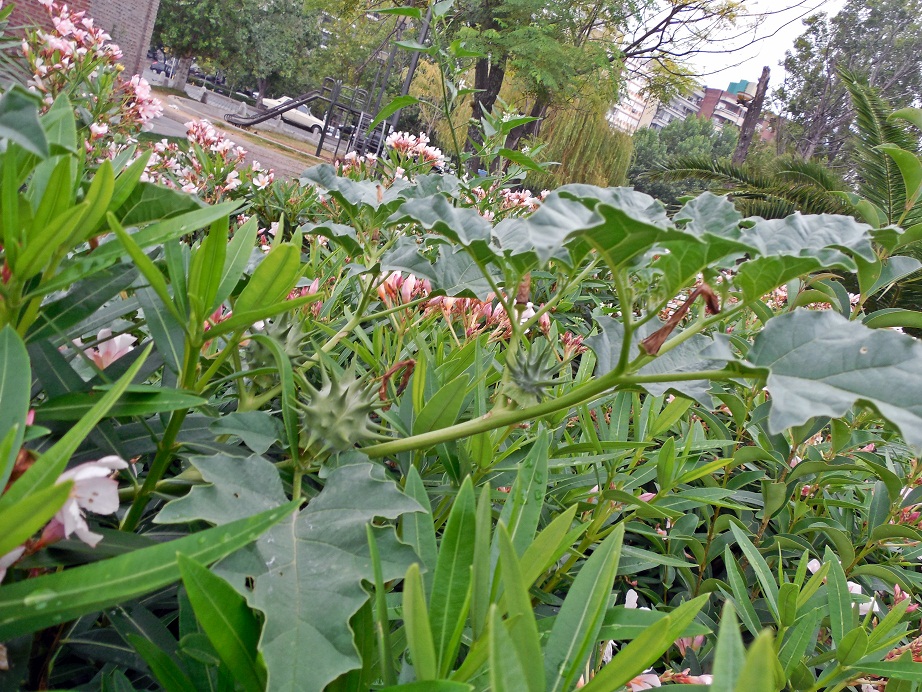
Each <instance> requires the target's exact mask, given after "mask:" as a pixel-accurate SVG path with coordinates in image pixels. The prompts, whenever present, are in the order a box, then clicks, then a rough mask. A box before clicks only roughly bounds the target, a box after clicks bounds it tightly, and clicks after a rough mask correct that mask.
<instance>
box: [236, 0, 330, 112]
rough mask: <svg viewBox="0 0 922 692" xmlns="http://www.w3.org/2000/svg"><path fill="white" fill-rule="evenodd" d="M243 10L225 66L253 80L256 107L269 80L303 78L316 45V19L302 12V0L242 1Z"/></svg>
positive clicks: (317, 30)
mask: <svg viewBox="0 0 922 692" xmlns="http://www.w3.org/2000/svg"><path fill="white" fill-rule="evenodd" d="M243 8H244V11H243V12H242V16H243V18H244V19H243V21H241V22H239V23H237V24H235V26H234V27H233V29H232V36H233V39H232V51H231V54H230V55H229V56H227V62H228V64H227V67H228V70H229V71H230V72H232V73H234V74H236V75H238V76H242V77H249V78H251V79H254V80H255V81H256V87H257V90H258V95H257V99H256V102H257V104H259V103H261V102H262V99H263V97H264V96H265V94H266V87H267V85H268V83H269V80H270V79H271V78H273V77H281V78H283V79H289V80H290V79H292V78H293V77H296V76H297V75H303V73H304V71H305V69H306V63H307V60H308V56H309V52H310V50H311V49H312V48H314V47H315V46H316V45H318V43H319V42H320V29H319V26H318V19H319V18H318V17H317V16H316V15H315V14H313V13H310V12H306V11H305V7H304V3H303V0H244V2H243Z"/></svg>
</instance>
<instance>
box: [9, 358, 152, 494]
mask: <svg viewBox="0 0 922 692" xmlns="http://www.w3.org/2000/svg"><path fill="white" fill-rule="evenodd" d="M152 346H153V344H151V345H149V346H148V347H147V348H146V349H144V352H143V353H142V354H141V356H140V357H138V359H137V360H136V361H135V362H134V363H133V364H132V365H131V367H130V368H129V369H128V371H127V372H126V373H125V374H124V375H122V377H120V378H119V380H118V381H117V382H116V383H115V384H114V385H113V386H112V389H110V390H109V391H108V392H106V393H105V394H103V395H102V396H101V397H100V398H99V401H98V402H97V403H96V405H95V406H93V408H91V409H90V410H89V411H88V412H87V414H86V415H85V416H84V417H83V418H81V419H80V420H79V421H78V422H77V423H75V424H74V426H73V427H71V429H70V430H68V431H67V432H66V433H65V434H64V436H63V437H62V438H61V439H60V440H58V441H57V442H56V443H55V444H54V446H53V447H51V449H49V450H48V451H47V452H45V453H44V454H42V455H41V456H40V457H39V458H38V461H36V462H35V463H34V464H32V466H30V467H29V470H28V471H26V472H25V473H24V474H23V475H22V476H20V478H19V479H18V480H17V481H16V482H15V483H13V485H12V486H10V488H9V489H8V490H7V491H6V492H5V493H4V494H3V496H2V497H0V511H3V510H5V509H7V508H8V507H10V506H12V505H13V504H15V503H17V502H19V501H20V500H22V499H23V498H25V497H27V496H28V495H31V494H33V493H35V492H37V491H39V490H41V489H42V488H47V487H48V486H50V485H51V484H52V483H54V482H55V481H56V480H57V478H58V476H60V475H61V473H62V472H63V471H64V468H65V467H66V466H67V462H68V461H70V458H71V456H73V454H74V452H75V451H77V447H79V446H80V443H81V442H83V440H84V439H85V438H86V436H87V435H89V434H90V432H92V430H93V428H95V427H96V425H97V424H98V423H99V421H101V420H102V418H103V416H105V415H106V413H107V412H108V411H109V409H110V408H112V406H113V405H114V404H115V402H116V401H118V399H119V397H120V396H121V395H122V394H123V393H124V391H125V390H126V389H127V388H128V386H129V385H130V384H131V381H132V380H133V379H134V376H135V375H136V374H137V373H138V370H140V369H141V366H142V365H144V361H145V360H146V359H147V356H148V355H150V350H151V347H152Z"/></svg>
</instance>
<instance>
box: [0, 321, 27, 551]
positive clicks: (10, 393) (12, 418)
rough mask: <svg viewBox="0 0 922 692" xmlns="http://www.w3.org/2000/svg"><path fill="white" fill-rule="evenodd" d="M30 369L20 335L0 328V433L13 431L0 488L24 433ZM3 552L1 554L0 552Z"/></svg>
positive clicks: (1, 459) (1, 460)
mask: <svg viewBox="0 0 922 692" xmlns="http://www.w3.org/2000/svg"><path fill="white" fill-rule="evenodd" d="M31 389H32V369H31V364H30V362H29V354H28V352H27V351H26V345H25V344H24V343H23V341H22V338H21V337H20V336H19V334H17V333H16V330H15V329H13V328H12V327H11V326H10V325H7V326H6V327H4V328H3V329H2V330H0V401H2V402H3V405H2V406H0V432H2V434H3V435H4V436H6V435H8V434H9V432H10V431H12V435H13V438H12V439H11V440H10V445H9V448H8V449H7V452H6V454H3V455H0V488H5V487H6V483H7V481H8V480H9V479H10V474H11V473H12V471H13V463H14V462H15V461H16V455H17V454H18V453H19V448H20V447H21V446H22V440H23V437H24V436H25V433H26V416H27V415H28V413H29V395H30V391H31ZM0 555H3V553H0Z"/></svg>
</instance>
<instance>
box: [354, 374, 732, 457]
mask: <svg viewBox="0 0 922 692" xmlns="http://www.w3.org/2000/svg"><path fill="white" fill-rule="evenodd" d="M734 377H739V373H738V372H736V371H734V370H729V369H725V370H704V371H700V372H683V373H669V374H663V375H629V376H625V375H620V374H618V371H617V370H615V371H613V372H611V373H609V374H608V375H604V376H602V377H600V378H598V379H596V380H592V381H590V382H587V383H586V384H584V385H581V386H579V387H577V388H576V389H573V390H572V391H570V392H568V393H567V394H564V395H563V396H560V397H557V398H556V399H551V400H549V401H545V402H543V403H540V404H537V405H535V406H529V407H528V408H521V409H512V410H504V411H502V412H500V413H497V412H495V411H491V412H490V413H487V414H486V415H484V416H481V417H479V418H475V419H473V420H469V421H466V422H464V423H458V424H456V425H452V426H449V427H447V428H442V429H440V430H433V431H431V432H427V433H423V434H421V435H413V436H412V437H406V438H403V439H402V440H393V441H391V442H382V443H380V444H376V445H372V446H370V447H365V448H363V449H362V451H363V452H364V453H365V454H367V455H368V456H370V457H381V456H386V455H393V454H398V453H399V452H408V451H412V450H415V449H427V448H429V447H433V446H435V445H438V444H441V443H443V442H450V441H452V440H459V439H461V438H462V437H468V436H470V435H476V434H478V433H482V432H488V431H490V430H496V429H497V428H504V427H507V426H510V425H515V424H516V423H521V422H523V421H526V420H531V419H534V418H540V417H542V416H546V415H549V414H551V413H556V412H558V411H562V410H565V409H567V410H569V409H571V408H573V407H575V406H579V405H580V404H583V403H586V402H588V401H591V400H592V399H594V398H596V397H597V396H599V395H600V394H604V393H605V392H607V391H608V390H609V389H613V388H615V387H619V386H624V385H633V384H645V383H656V382H687V381H691V380H729V379H732V378H734Z"/></svg>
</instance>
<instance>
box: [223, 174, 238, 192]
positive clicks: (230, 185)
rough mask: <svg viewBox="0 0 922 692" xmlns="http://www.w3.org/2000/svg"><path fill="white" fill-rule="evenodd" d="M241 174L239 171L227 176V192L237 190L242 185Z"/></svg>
mask: <svg viewBox="0 0 922 692" xmlns="http://www.w3.org/2000/svg"><path fill="white" fill-rule="evenodd" d="M241 182H242V181H241V180H240V174H239V173H238V172H237V171H231V172H230V173H228V174H227V180H225V181H224V189H225V190H236V189H237V188H238V187H240V184H241Z"/></svg>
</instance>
